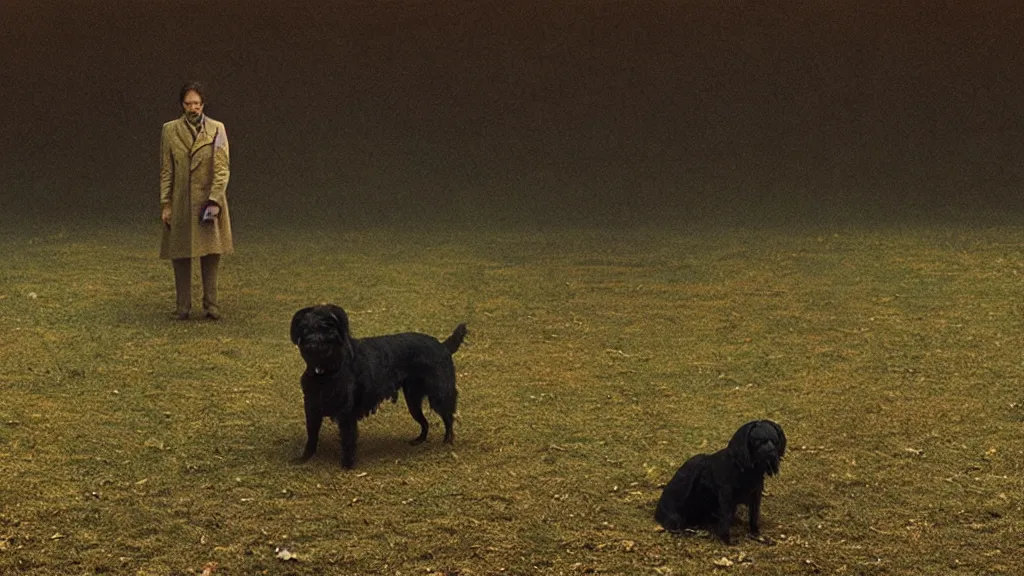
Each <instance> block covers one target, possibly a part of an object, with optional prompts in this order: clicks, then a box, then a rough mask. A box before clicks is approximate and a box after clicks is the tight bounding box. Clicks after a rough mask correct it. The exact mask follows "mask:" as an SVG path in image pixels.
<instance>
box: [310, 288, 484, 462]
mask: <svg viewBox="0 0 1024 576" xmlns="http://www.w3.org/2000/svg"><path fill="white" fill-rule="evenodd" d="M291 337H292V342H293V343H294V344H295V345H296V346H298V347H299V352H300V353H301V354H302V359H303V360H305V362H306V371H305V372H304V373H303V374H302V395H303V405H304V406H305V411H306V448H305V450H303V451H302V455H301V456H300V457H299V458H298V461H299V462H305V461H306V460H308V459H309V458H310V457H311V456H313V454H314V453H315V452H316V445H317V441H318V440H319V435H320V424H321V422H322V421H323V419H324V418H325V417H330V418H331V419H333V420H334V421H335V422H337V424H338V433H339V434H340V435H341V464H342V466H344V467H346V468H352V467H353V466H355V461H356V440H357V438H358V437H359V429H358V427H357V422H358V421H359V420H361V419H363V418H365V417H366V416H369V415H370V414H373V413H374V412H376V411H377V407H378V406H380V404H381V402H383V401H384V400H386V399H391V401H392V402H397V401H398V391H399V390H401V391H402V393H403V394H404V395H405V402H406V404H408V406H409V413H410V414H412V417H413V419H415V420H416V422H418V423H419V425H420V435H419V436H417V437H416V439H415V440H413V441H412V443H413V444H419V443H420V442H423V441H424V440H426V439H427V429H428V428H429V424H428V423H427V419H426V417H425V416H424V415H423V397H424V396H425V397H426V398H427V399H428V401H429V402H430V407H431V408H432V409H433V410H434V412H437V413H438V414H439V415H440V416H441V420H442V421H443V422H444V441H445V443H447V444H450V443H451V442H452V441H453V439H454V433H453V432H452V419H453V417H454V415H455V400H456V396H457V393H456V390H455V364H454V363H453V362H452V354H454V353H455V351H456V350H458V349H459V346H460V345H461V344H462V340H463V339H464V338H465V337H466V325H465V324H459V325H458V326H457V327H456V328H455V332H453V333H452V335H451V336H449V337H448V339H447V340H445V341H444V342H443V343H442V342H439V341H438V340H437V339H436V338H434V337H433V336H428V335H426V334H419V333H415V332H406V333H403V334H392V335H389V336H377V337H373V338H353V337H352V335H351V334H350V333H349V328H348V315H347V314H346V313H345V311H344V310H342V309H341V308H340V307H338V306H335V305H333V304H324V305H320V306H310V307H308V308H303V309H301V310H299V311H298V312H296V313H295V315H294V316H293V317H292V325H291Z"/></svg>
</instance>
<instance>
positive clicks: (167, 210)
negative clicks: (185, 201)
mask: <svg viewBox="0 0 1024 576" xmlns="http://www.w3.org/2000/svg"><path fill="white" fill-rule="evenodd" d="M160 219H161V220H163V221H164V226H167V227H168V228H170V227H171V205H170V204H168V205H167V206H164V208H163V210H161V211H160Z"/></svg>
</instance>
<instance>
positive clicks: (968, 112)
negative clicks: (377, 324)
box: [0, 0, 1024, 230]
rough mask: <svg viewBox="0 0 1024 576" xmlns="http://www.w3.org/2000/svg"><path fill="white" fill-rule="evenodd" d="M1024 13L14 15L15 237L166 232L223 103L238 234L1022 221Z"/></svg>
mask: <svg viewBox="0 0 1024 576" xmlns="http://www.w3.org/2000/svg"><path fill="white" fill-rule="evenodd" d="M1022 15H1024V5H1022V3H1021V2H1019V1H1017V0H1014V1H1007V2H988V1H984V0H971V1H967V0H965V1H953V2H943V1H932V2H921V1H910V2H900V1H898V0H887V1H884V2H875V1H861V0H856V1H853V0H851V1H840V0H831V1H830V0H818V1H800V0H765V1H761V2H755V1H749V2H748V1H737V0H713V1H712V0H709V1H704V2H697V1H686V0H679V1H665V0H644V1H637V2H633V1H616V2H613V1H587V2H583V1H558V0H546V1H538V2H533V1H523V0H509V1H502V2H454V1H450V0H437V1H376V2H365V1H364V2H352V1H346V2H324V1H322V0H315V1H304V2H287V1H278V2H260V1H252V0H244V1H243V0H239V1H232V2H228V1H224V0H207V1H202V2H165V1H156V0H131V1H78V2H74V1H72V2H29V1H28V0H0V22H2V25H0V97H2V100H3V104H4V106H3V110H4V116H3V119H2V122H0V158H2V160H0V213H2V217H0V220H3V221H6V222H12V221H15V220H17V221H32V220H33V219H34V220H35V221H37V222H39V223H41V224H43V225H45V224H47V223H49V222H75V221H83V222H89V221H93V220H103V219H115V220H116V219H120V220H124V219H130V220H139V221H145V220H147V219H148V220H152V221H153V222H154V223H156V222H157V219H158V212H159V210H158V168H159V162H158V146H159V137H160V126H161V124H162V123H163V122H165V121H168V120H171V119H174V118H175V117H177V116H178V115H180V113H181V109H180V106H179V105H178V101H177V100H178V89H179V87H180V86H181V84H182V83H184V82H185V81H186V80H189V79H196V80H200V81H202V82H204V83H205V85H206V87H207V95H206V96H207V108H206V112H207V114H209V115H210V116H211V117H213V118H216V119H218V120H221V121H223V122H225V124H226V126H227V129H228V133H229V135H230V141H231V153H232V176H231V183H230V186H229V197H230V198H231V201H232V210H233V220H234V224H235V228H236V229H241V230H244V229H245V228H247V227H250V226H257V225H264V224H265V223H267V222H273V221H277V222H281V223H287V224H294V223H302V222H309V223H327V224H331V225H339V226H373V225H399V226H401V225H407V224H409V225H412V224H429V223H442V224H446V225H448V224H450V225H456V226H459V225H463V226H470V225H498V224H502V225H504V224H508V223H517V222H519V223H543V224H556V223H560V222H566V223H580V224H598V225H609V226H610V225H632V224H640V223H653V224H658V223H672V224H682V225H687V224H690V223H707V222H723V223H729V224H741V225H758V224H768V225H771V224H787V225H788V224H791V223H792V224H795V223H805V222H806V223H818V224H826V225H829V224H841V223H845V222H857V221H868V222H874V221H894V220H914V221H918V220H928V221H931V220H933V219H935V220H941V221H956V220H965V219H967V220H975V221H996V220H1000V221H1006V220H1011V221H1013V220H1015V219H1016V218H1018V217H1019V216H1020V215H1021V213H1022V208H1024V202H1022V199H1021V194H1022V192H1024V189H1022V186H1021V184H1022V182H1024V167H1022V158H1024V143H1022V141H1024V113H1022V106H1024V98H1022V96H1024V16H1022Z"/></svg>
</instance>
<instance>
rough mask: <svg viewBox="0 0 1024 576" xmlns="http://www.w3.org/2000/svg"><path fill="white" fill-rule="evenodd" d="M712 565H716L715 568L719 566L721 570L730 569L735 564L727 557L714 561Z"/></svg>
mask: <svg viewBox="0 0 1024 576" xmlns="http://www.w3.org/2000/svg"><path fill="white" fill-rule="evenodd" d="M712 564H714V565H715V566H718V567H719V568H729V567H730V566H732V565H733V562H732V560H729V559H728V558H726V557H725V556H722V557H721V558H719V559H718V560H715V561H713V562H712Z"/></svg>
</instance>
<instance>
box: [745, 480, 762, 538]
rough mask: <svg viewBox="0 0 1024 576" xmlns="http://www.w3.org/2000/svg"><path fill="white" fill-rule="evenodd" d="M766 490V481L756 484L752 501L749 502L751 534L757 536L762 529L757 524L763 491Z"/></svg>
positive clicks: (748, 511)
mask: <svg viewBox="0 0 1024 576" xmlns="http://www.w3.org/2000/svg"><path fill="white" fill-rule="evenodd" d="M763 491H764V481H763V480H762V481H761V482H758V483H757V486H754V492H753V493H752V494H751V495H750V502H749V503H748V504H747V515H748V516H750V535H751V536H753V537H755V538H756V537H757V535H758V534H760V532H761V529H760V527H759V526H758V525H757V523H758V520H759V519H760V517H761V493H762V492H763Z"/></svg>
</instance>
